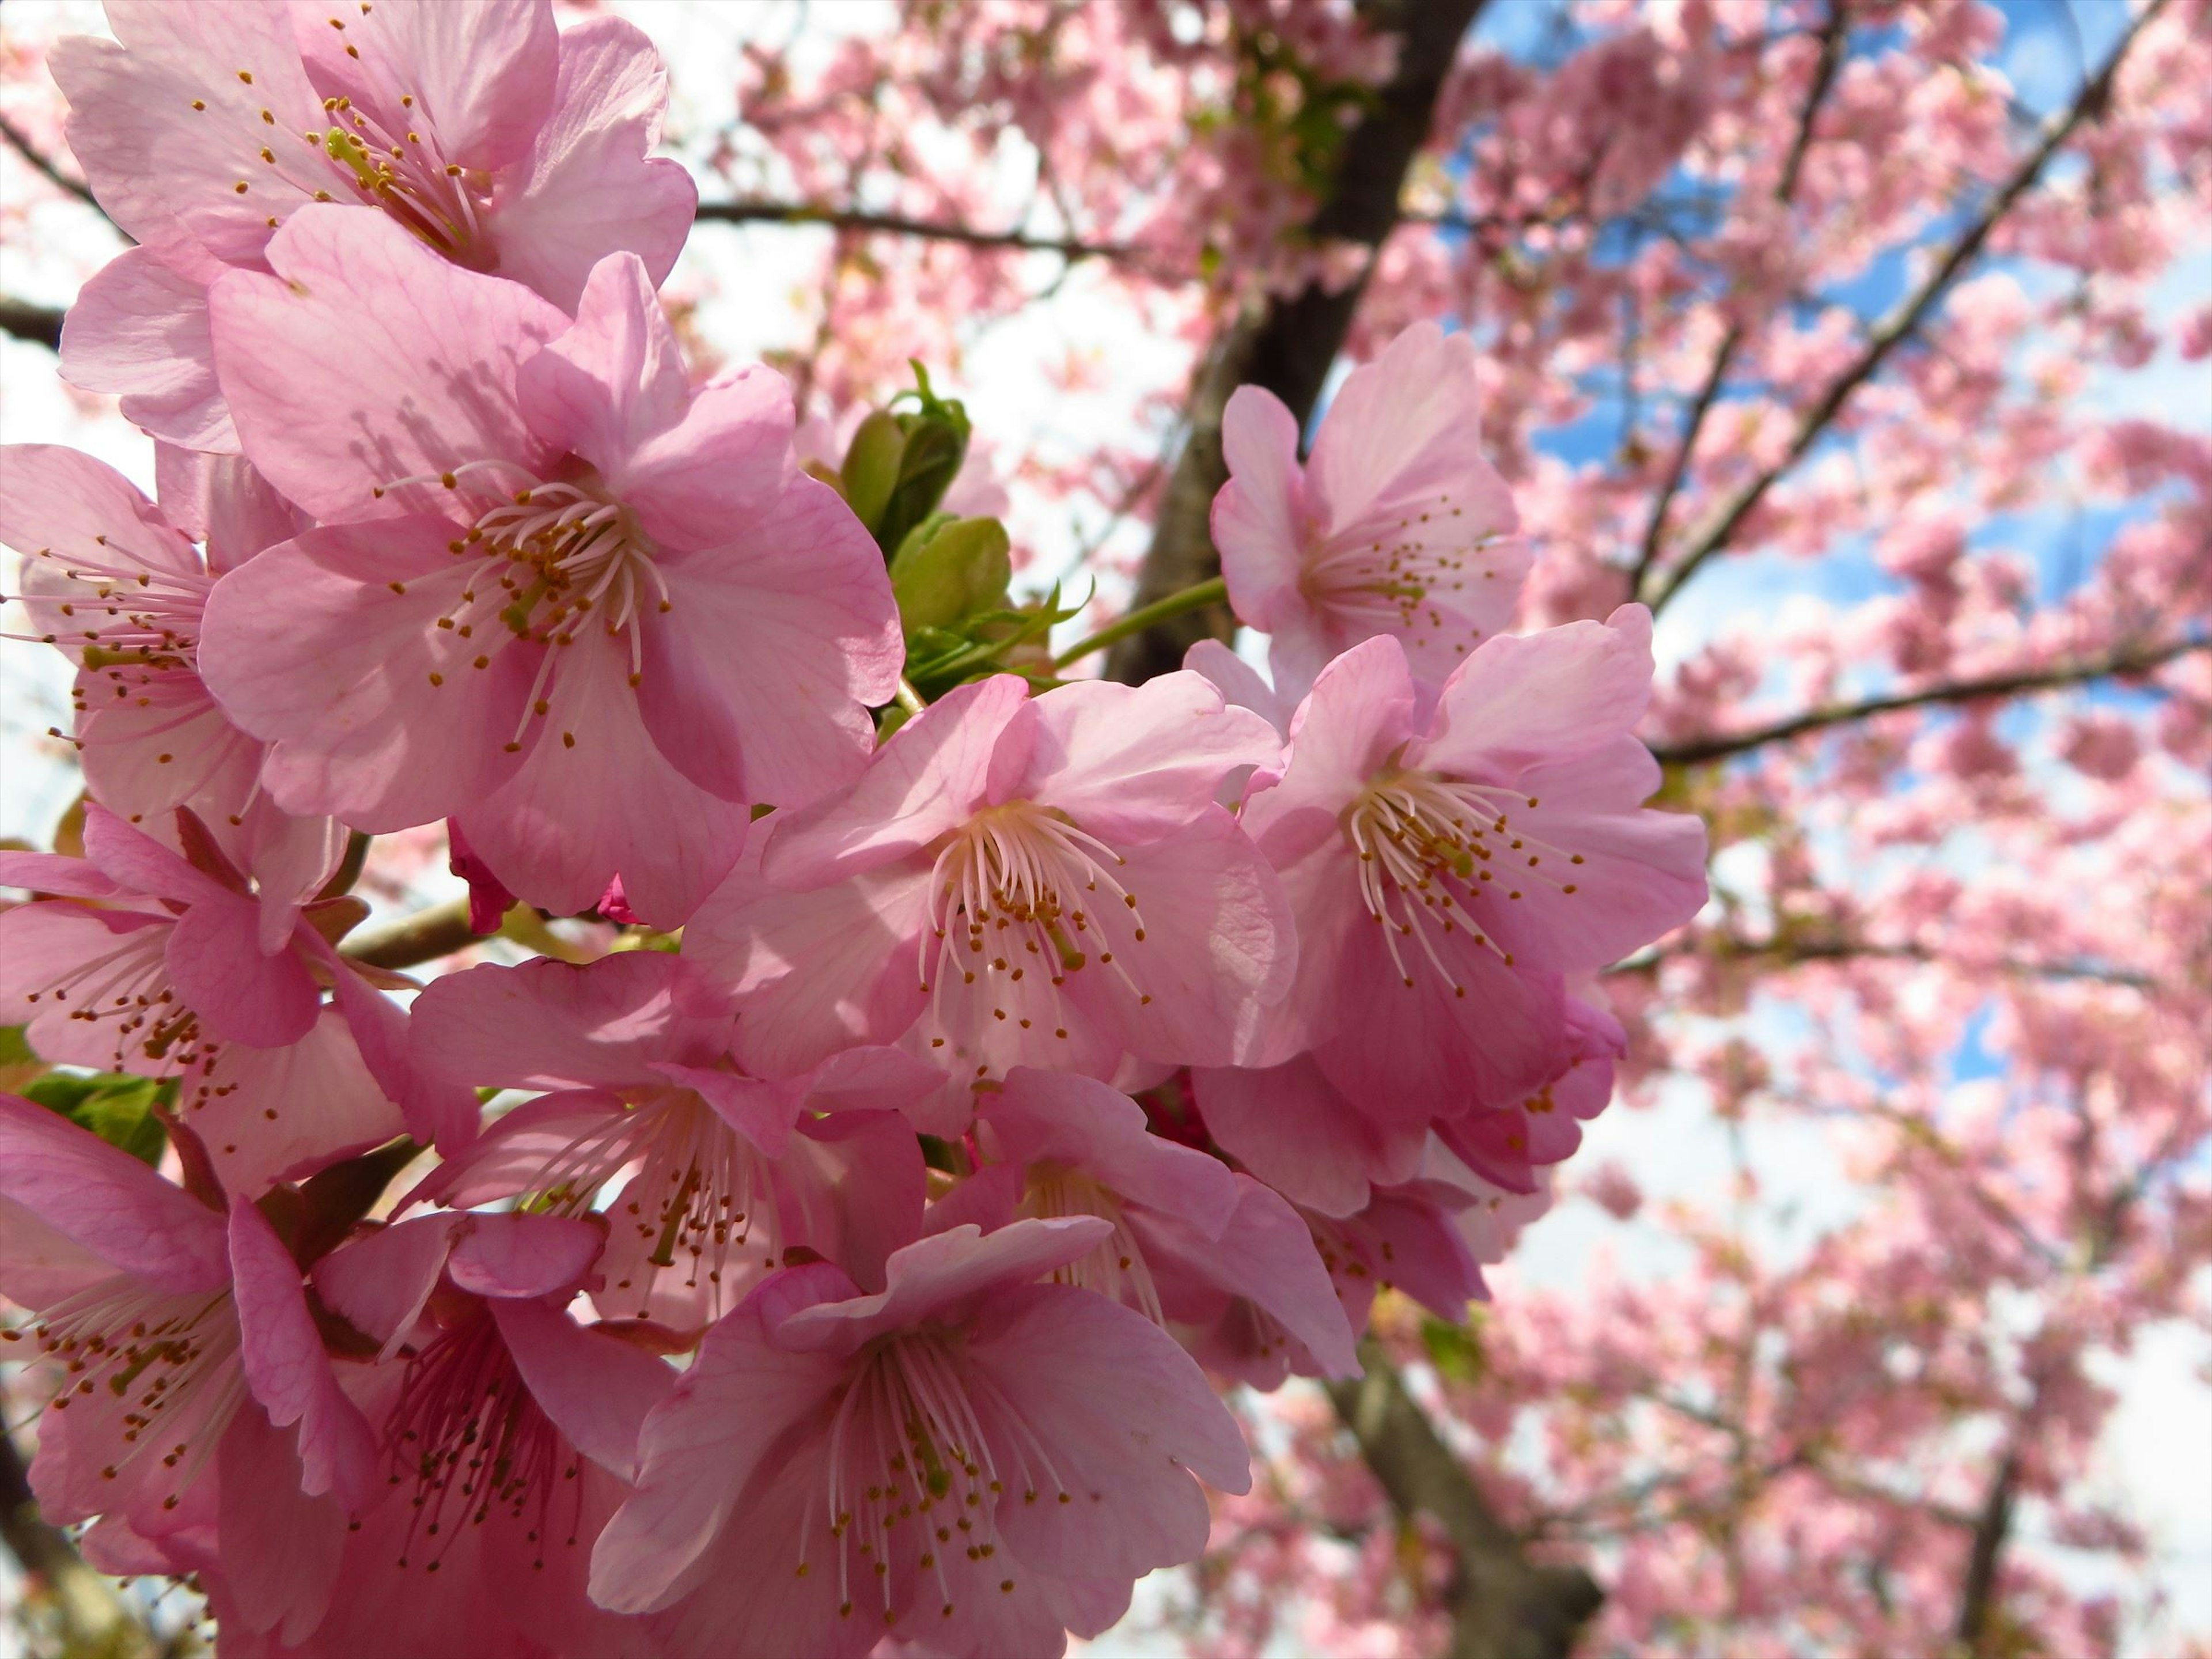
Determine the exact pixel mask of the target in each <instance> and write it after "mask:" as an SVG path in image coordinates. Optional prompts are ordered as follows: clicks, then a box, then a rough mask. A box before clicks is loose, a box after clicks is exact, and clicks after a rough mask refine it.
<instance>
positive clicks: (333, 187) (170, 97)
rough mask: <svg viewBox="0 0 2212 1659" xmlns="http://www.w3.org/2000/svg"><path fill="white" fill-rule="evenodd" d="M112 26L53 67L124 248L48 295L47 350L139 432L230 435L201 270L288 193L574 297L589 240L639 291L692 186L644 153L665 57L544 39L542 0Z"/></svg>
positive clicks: (188, 17)
mask: <svg viewBox="0 0 2212 1659" xmlns="http://www.w3.org/2000/svg"><path fill="white" fill-rule="evenodd" d="M107 17H108V22H109V24H110V26H111V27H113V29H114V30H115V33H116V36H117V39H116V40H113V41H109V40H97V39H94V38H92V37H89V36H78V37H73V38H71V39H69V40H64V41H63V42H61V43H60V44H59V45H58V46H57V47H56V48H55V49H54V51H53V52H52V58H51V60H50V61H51V63H52V68H53V72H54V76H55V79H56V80H57V81H58V82H60V84H61V87H62V89H63V91H64V93H65V94H67V96H68V98H69V100H70V106H71V113H70V122H69V139H70V148H71V149H73V150H74V151H75V152H76V157H77V160H78V161H79V162H80V163H82V166H83V167H84V169H85V173H86V176H87V178H88V179H89V180H90V181H91V184H92V188H93V190H94V193H95V194H96V195H97V196H98V197H99V198H100V204H101V206H103V207H104V208H105V209H106V210H107V212H108V213H109V215H110V216H112V218H113V219H114V221H115V222H116V224H117V225H118V227H120V228H122V229H123V231H124V232H125V234H128V235H129V236H131V238H132V239H133V240H136V241H137V242H138V243H139V244H140V246H137V247H135V248H132V249H131V250H130V251H129V252H125V253H124V254H123V255H121V256H120V257H119V258H116V259H113V260H112V261H111V262H109V264H107V266H106V268H105V269H104V270H102V271H101V272H100V275H99V276H96V277H95V278H94V280H93V281H92V282H91V283H88V284H87V285H86V287H85V289H84V292H83V294H82V295H80V296H79V298H78V300H77V301H76V304H75V305H73V306H72V307H70V316H69V323H68V327H67V329H66V331H65V333H64V340H63V356H64V368H65V370H66V372H67V373H68V374H69V375H70V379H72V380H75V381H76V383H77V384H78V385H80V386H84V387H85V388H87V389H88V390H90V391H97V392H120V393H122V394H123V398H124V402H123V412H124V413H125V415H126V416H129V417H130V418H131V420H133V421H135V422H137V423H138V424H140V425H141V426H143V427H144V428H146V429H147V430H148V431H149V432H151V433H153V434H154V435H155V436H157V437H161V438H166V439H167V440H169V441H172V442H175V443H179V444H183V445H185V446H186V447H191V448H197V449H221V450H234V449H235V448H236V435H235V432H234V428H233V427H232V423H231V420H230V415H229V411H228V408H227V406H226V403H225V399H224V397H223V394H222V391H221V389H220V388H219V386H218V385H217V382H216V374H215V368H214V359H213V354H212V349H211V345H210V336H209V329H208V312H207V291H208V287H209V285H210V283H212V282H213V281H214V280H215V279H216V277H217V276H221V275H222V273H223V272H224V271H225V270H265V269H267V268H268V267H267V264H266V257H267V248H268V245H269V243H270V240H272V238H273V237H274V235H275V234H276V231H277V230H278V229H279V228H281V227H282V226H283V224H284V223H285V222H286V221H288V220H289V218H290V217H291V216H292V215H293V214H295V212H297V211H298V210H300V209H301V208H302V207H305V206H308V205H310V204H315V203H332V204H349V205H352V206H354V207H356V208H365V209H368V210H373V211H374V212H375V213H376V214H377V215H378V216H380V217H382V218H385V219H387V220H388V221H390V222H392V224H394V225H396V226H398V227H399V228H402V229H404V231H405V233H406V234H409V235H410V236H412V237H414V238H416V239H417V240H420V241H421V242H422V244H423V245H424V246H426V247H428V248H429V249H432V250H434V251H435V252H437V253H439V254H441V255H442V256H443V257H445V258H448V259H451V260H453V262H454V263H455V264H459V265H462V266H465V267H466V268H467V269H469V270H485V271H496V272H498V273H499V274H500V275H501V276H506V277H508V278H511V279H513V281H515V282H518V283H525V284H526V285H528V286H529V287H531V288H532V289H535V290H536V291H537V292H538V293H539V294H542V295H544V296H545V298H547V299H548V300H550V301H552V302H553V303H554V304H555V305H556V306H559V307H562V309H563V310H565V311H570V312H573V311H574V310H575V308H576V306H577V304H578V301H579V300H580V296H581V295H582V293H583V289H584V283H585V279H586V276H588V275H589V274H590V272H591V270H592V266H593V265H594V264H596V263H597V262H598V261H599V259H600V258H602V257H604V256H605V255H607V254H610V253H614V252H623V251H628V252H632V253H635V254H636V255H638V256H639V257H640V258H641V259H642V260H643V262H644V264H645V266H646V268H647V270H648V271H649V272H650V273H651V276H652V280H653V283H655V284H656V285H657V284H658V283H659V281H660V279H661V278H662V277H664V276H666V275H667V274H668V271H669V269H670V267H671V266H672V265H673V264H675V262H676V255H677V253H678V251H679V250H680V249H681V248H682V246H683V245H684V235H685V234H686V233H687V232H688V231H689V230H690V224H691V216H692V212H693V210H694V208H695V205H696V200H697V192H696V190H695V189H694V187H693V185H692V184H691V181H690V176H689V175H688V174H687V173H685V172H684V168H683V167H682V166H681V165H680V164H679V163H678V162H675V161H666V160H661V161H649V160H647V156H646V152H647V150H648V149H651V148H652V147H653V144H655V143H658V142H659V137H660V123H661V117H662V114H663V112H664V111H665V106H666V103H667V86H666V78H667V77H666V74H665V70H663V69H662V67H661V64H660V61H659V57H658V55H657V54H656V53H655V52H654V51H653V46H652V44H651V43H650V42H649V41H648V40H647V39H646V37H645V36H644V34H643V33H641V32H640V31H639V30H638V29H637V28H636V27H634V26H633V25H631V24H629V23H626V22H623V21H621V20H619V19H617V18H612V17H601V18H592V19H590V20H588V21H585V22H583V23H580V24H579V25H578V26H577V27H574V28H572V29H569V30H568V31H567V32H566V33H556V29H555V27H554V21H553V9H552V6H551V4H550V0H485V3H482V4H473V5H468V6H453V5H448V4H445V3H443V0H377V3H376V4H375V5H374V6H373V7H371V6H364V5H362V4H361V3H360V0H331V3H330V4H329V5H328V6H327V8H324V7H319V6H317V5H313V4H300V5H295V6H289V7H288V6H287V5H285V4H283V3H281V0H239V3H235V4H230V3H226V4H223V5H219V6H203V5H185V4H162V3H154V0H115V3H112V4H111V5H109V6H108V8H107Z"/></svg>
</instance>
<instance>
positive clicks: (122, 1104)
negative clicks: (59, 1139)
mask: <svg viewBox="0 0 2212 1659" xmlns="http://www.w3.org/2000/svg"><path fill="white" fill-rule="evenodd" d="M176 1092H177V1085H176V1084H175V1083H174V1082H173V1081H169V1082H157V1081H156V1080H155V1079H152V1078H149V1077H126V1076H125V1075H124V1074H123V1073H119V1072H93V1073H79V1072H49V1073H46V1076H44V1077H42V1078H40V1079H38V1080H37V1081H36V1082H34V1083H30V1084H27V1085H24V1089H23V1095H24V1097H25V1098H26V1099H28V1100H32V1101H35V1102H36V1103H38V1104H40V1105H41V1106H43V1107H45V1108H46V1109H47V1110H48V1111H50V1112H53V1113H56V1114H58V1115H60V1116H62V1117H65V1118H67V1119H68V1120H69V1121H70V1122H72V1123H74V1124H76V1126H77V1127H79V1128H80V1129H85V1130H88V1131H90V1132H91V1133H94V1134H96V1135H98V1136H99V1137H100V1139H102V1140H104V1141H106V1143H107V1144H108V1145H109V1146H115V1147H119V1148H121V1149H122V1150H123V1151H124V1152H128V1153H130V1154H131V1157H133V1158H137V1160H138V1161H139V1162H140V1163H142V1164H158V1163H160V1162H161V1151H162V1148H163V1147H165V1146H167V1145H168V1143H169V1134H168V1131H167V1130H166V1129H164V1128H163V1127H161V1119H159V1118H157V1117H155V1115H154V1109H155V1107H156V1106H166V1105H167V1104H168V1103H169V1102H170V1101H171V1100H173V1098H174V1097H175V1096H176Z"/></svg>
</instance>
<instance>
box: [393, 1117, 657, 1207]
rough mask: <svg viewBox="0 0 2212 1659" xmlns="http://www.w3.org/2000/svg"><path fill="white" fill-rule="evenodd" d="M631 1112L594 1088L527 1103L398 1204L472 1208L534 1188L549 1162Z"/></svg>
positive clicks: (449, 1161) (439, 1166)
mask: <svg viewBox="0 0 2212 1659" xmlns="http://www.w3.org/2000/svg"><path fill="white" fill-rule="evenodd" d="M628 1111H629V1108H628V1107H627V1106H625V1105H623V1103H622V1102H621V1101H620V1100H619V1099H617V1097H615V1096H613V1095H610V1094H604V1093H601V1092H599V1091H596V1090H590V1089H564V1090H562V1091H561V1092H559V1093H558V1094H550V1095H540V1096H539V1097H538V1098H537V1099H535V1100H527V1101H525V1102H524V1103H522V1104H521V1105H520V1106H518V1107H516V1108H515V1109H513V1111H511V1112H508V1113H507V1114H506V1115H504V1116H502V1117H501V1118H500V1119H499V1121H497V1122H495V1123H494V1124H493V1125H492V1126H491V1127H489V1128H488V1129H486V1130H485V1131H484V1133H483V1134H482V1135H481V1136H480V1137H478V1138H477V1139H475V1140H473V1141H471V1142H470V1143H469V1144H468V1145H467V1146H464V1147H462V1148H461V1149H460V1150H459V1152H457V1153H455V1155H454V1156H453V1157H452V1158H447V1159H446V1160H445V1161H444V1162H442V1163H441V1164H439V1165H438V1167H437V1168H436V1169H435V1170H431V1172H430V1173H429V1174H428V1175H427V1176H424V1177H423V1178H422V1181H421V1182H419V1183H418V1184H417V1185H416V1187H415V1188H414V1189H413V1190H412V1191H410V1192H409V1193H408V1194H407V1195H406V1196H405V1197H404V1198H403V1199H401V1200H400V1201H399V1203H398V1205H397V1206H394V1207H395V1208H396V1209H397V1210H398V1211H400V1212H405V1211H407V1210H409V1209H411V1208H412V1207H413V1206H416V1205H417V1204H425V1203H428V1204H442V1205H445V1206H448V1207H449V1208H452V1209H456V1210H468V1209H474V1208H476V1207H477V1206H479V1205H484V1204H490V1203H494V1202H496V1201H497V1200H500V1199H503V1198H513V1197H515V1196H517V1195H518V1194H523V1193H528V1192H532V1191H534V1190H535V1189H536V1188H537V1187H538V1185H539V1183H540V1180H541V1178H542V1177H543V1176H544V1173H545V1169H546V1166H547V1165H548V1164H550V1163H552V1162H553V1161H554V1160H555V1159H556V1158H560V1157H561V1156H562V1154H564V1153H566V1152H570V1151H572V1150H573V1149H574V1148H575V1147H576V1146H578V1145H579V1144H580V1143H581V1142H583V1141H585V1140H586V1139H589V1138H591V1137H592V1136H594V1135H596V1134H598V1133H601V1132H602V1131H604V1130H605V1129H606V1128H607V1127H609V1126H610V1125H611V1123H613V1122H614V1121H618V1120H620V1119H621V1118H622V1117H623V1115H625V1114H627V1113H628ZM584 1178H585V1179H589V1178H590V1177H589V1176H586V1177H584ZM580 1184H581V1183H580Z"/></svg>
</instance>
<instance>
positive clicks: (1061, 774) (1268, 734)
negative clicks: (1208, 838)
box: [991, 671, 1282, 845]
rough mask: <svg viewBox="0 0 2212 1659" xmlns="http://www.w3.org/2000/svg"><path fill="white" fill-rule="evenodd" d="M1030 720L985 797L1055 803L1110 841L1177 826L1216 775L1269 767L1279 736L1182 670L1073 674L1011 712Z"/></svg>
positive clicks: (1199, 807)
mask: <svg viewBox="0 0 2212 1659" xmlns="http://www.w3.org/2000/svg"><path fill="white" fill-rule="evenodd" d="M1016 719H1017V720H1018V721H1022V722H1026V723H1027V724H1029V725H1030V726H1032V727H1033V728H1034V734H1033V735H1032V736H1031V737H1030V742H1029V746H1028V753H1027V755H1026V757H1025V763H1024V764H1023V765H1022V766H1021V767H1020V769H1018V771H1015V770H1002V769H1001V768H1000V767H999V766H997V765H995V764H994V766H993V768H992V772H991V793H992V799H994V801H1001V800H1034V801H1038V802H1042V804H1044V805H1048V806H1052V807H1055V808H1057V809H1058V810H1060V811H1063V812H1065V813H1066V814H1067V815H1068V817H1071V818H1073V820H1074V821H1075V822H1076V823H1078V824H1079V825H1080V826H1081V827H1082V828H1084V829H1086V830H1088V831H1089V832H1090V833H1091V834H1092V835H1095V836H1103V837H1104V838H1105V839H1106V840H1108V841H1110V842H1115V844H1116V845H1121V844H1124V843H1128V844H1141V843H1143V842H1149V841H1154V840H1157V839H1158V837H1160V836H1163V835H1164V834H1166V833H1168V832H1169V831H1170V830H1173V829H1179V828H1181V827H1182V825H1184V824H1187V823H1190V822H1191V821H1192V820H1193V819H1194V818H1195V817H1199V816H1200V814H1201V813H1203V812H1204V811H1206V809H1207V808H1208V807H1209V806H1211V805H1212V801H1213V798H1214V793H1215V791H1216V790H1217V789H1218V787H1219V786H1220V782H1221V780H1222V778H1223V776H1224V775H1226V774H1227V773H1229V772H1230V771H1231V770H1233V769H1236V768H1237V767H1240V766H1272V765H1273V764H1275V763H1276V762H1277V761H1278V760H1279V758H1280V757H1281V751H1282V745H1281V742H1280V740H1279V738H1277V737H1276V735H1275V732H1274V728H1273V727H1272V726H1269V725H1268V724H1267V721H1266V720H1262V719H1261V718H1260V717H1258V716H1257V715H1255V714H1253V713H1252V712H1251V711H1250V710H1249V709H1244V708H1229V707H1226V706H1225V704H1224V702H1223V701H1222V696H1221V693H1220V692H1219V691H1218V690H1216V689H1215V688H1214V687H1213V685H1212V683H1211V682H1209V681H1207V680H1206V678H1203V677H1202V676H1200V675H1198V674H1194V673H1190V672H1188V671H1178V672H1176V673H1172V674H1162V675H1159V676H1158V677H1157V678H1153V679H1150V680H1147V681H1146V683H1145V684H1142V685H1139V686H1128V685H1117V684H1114V683H1112V682H1111V681H1107V680H1082V681H1078V682H1076V683H1075V684H1069V685H1063V686H1059V687H1056V688H1055V689H1054V690H1050V691H1048V692H1046V693H1045V694H1044V695H1043V696H1040V697H1037V698H1036V699H1034V700H1033V701H1032V702H1030V703H1029V704H1028V705H1027V706H1026V707H1025V708H1023V709H1022V710H1021V711H1020V712H1019V713H1018V714H1017V716H1016Z"/></svg>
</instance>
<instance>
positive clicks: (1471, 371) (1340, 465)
mask: <svg viewBox="0 0 2212 1659" xmlns="http://www.w3.org/2000/svg"><path fill="white" fill-rule="evenodd" d="M1307 479H1308V482H1309V483H1310V486H1311V487H1312V489H1313V492H1314V495H1315V497H1316V507H1317V509H1318V510H1319V511H1320V513H1321V514H1322V517H1323V518H1324V519H1325V520H1326V521H1327V524H1328V527H1329V529H1331V530H1332V531H1335V530H1340V529H1342V528H1344V527H1345V526H1348V525H1351V524H1352V523H1353V522H1354V521H1355V520H1359V519H1362V518H1367V517H1371V516H1375V515H1376V514H1378V513H1395V512H1397V511H1399V510H1400V509H1401V507H1403V506H1404V505H1406V504H1407V503H1413V502H1421V503H1427V502H1430V501H1433V499H1434V498H1435V497H1436V496H1437V495H1438V494H1439V493H1448V494H1449V497H1450V503H1451V505H1453V506H1456V507H1460V508H1462V511H1463V513H1464V514H1465V519H1466V522H1467V532H1468V534H1469V535H1474V534H1500V535H1510V533H1511V532H1513V531H1514V530H1515V529H1516V528H1517V527H1518V520H1517V518H1516V514H1515V513H1514V510H1513V497H1512V494H1511V492H1510V490H1508V489H1506V487H1505V483H1504V479H1502V478H1500V477H1498V473H1497V471H1496V470H1495V469H1494V468H1492V466H1491V465H1490V463H1489V461H1488V459H1486V457H1485V456H1484V454H1483V452H1482V410H1481V399H1480V392H1479V390H1478V386H1477V382H1476V378H1475V349H1474V341H1473V340H1472V339H1471V338H1470V337H1468V335H1466V334H1464V333H1458V334H1450V335H1447V334H1445V333H1444V331H1443V329H1442V328H1441V327H1439V326H1438V325H1437V324H1436V323H1434V322H1431V321H1426V320H1424V321H1421V322H1417V323H1415V324H1413V325H1412V326H1410V327H1408V328H1407V329H1406V330H1405V331H1403V332H1401V334H1400V335H1399V336H1398V337H1397V338H1395V340H1393V341H1391V343H1389V346H1388V347H1387V348H1385V349H1384V350H1383V355H1382V356H1380V357H1378V358H1376V360H1375V361H1374V362H1370V363H1368V364H1365V365H1364V366H1363V367H1361V368H1357V369H1354V370H1353V371H1352V374H1351V375H1350V376H1349V377H1347V378H1346V380H1345V383H1344V385H1343V386H1342V387H1341V388H1340V390H1339V391H1338V392H1337V394H1336V396H1335V398H1334V399H1333V400H1332V401H1331V402H1330V404H1329V407H1328V414H1327V416H1326V417H1325V418H1324V419H1323V420H1322V424H1321V430H1320V431H1319V433H1318V434H1317V435H1316V436H1315V439H1314V446H1313V454H1312V457H1311V459H1310V460H1309V462H1308V463H1307ZM1511 604H1512V600H1511V596H1510V595H1509V596H1508V597H1507V599H1506V608H1507V615H1508V616H1509V617H1510V611H1511Z"/></svg>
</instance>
